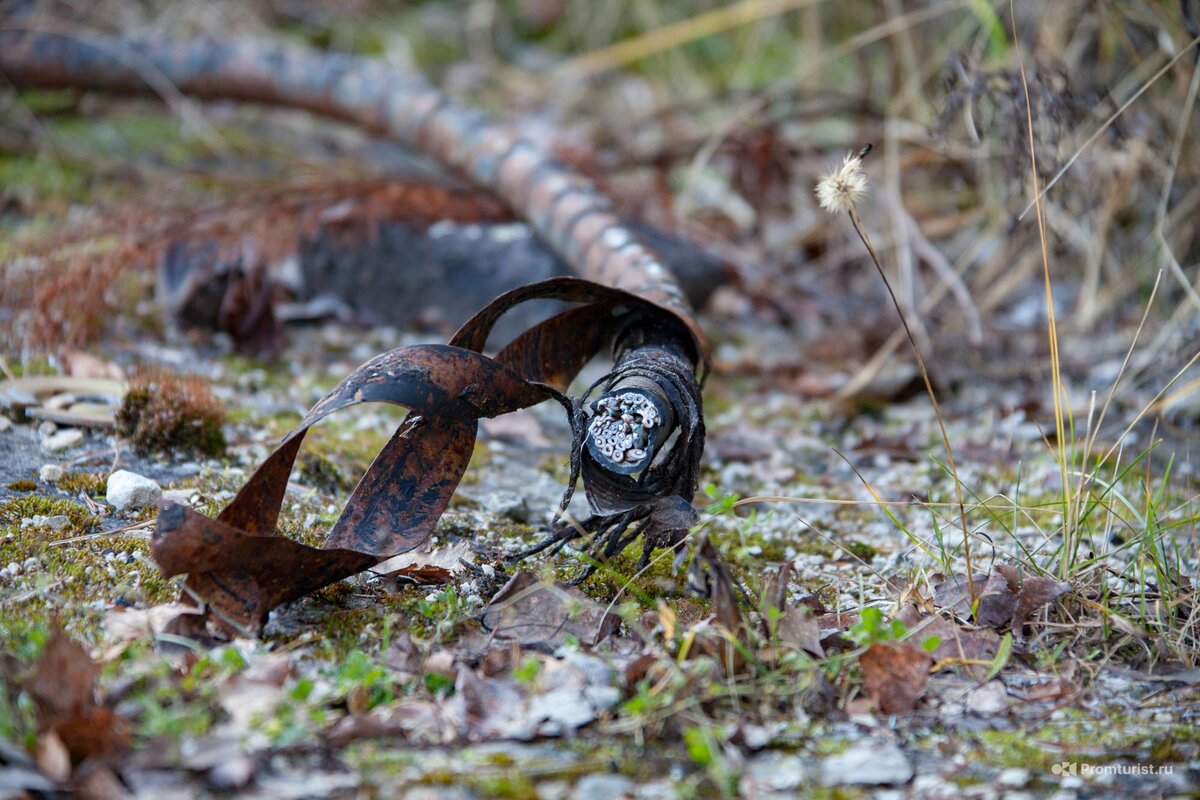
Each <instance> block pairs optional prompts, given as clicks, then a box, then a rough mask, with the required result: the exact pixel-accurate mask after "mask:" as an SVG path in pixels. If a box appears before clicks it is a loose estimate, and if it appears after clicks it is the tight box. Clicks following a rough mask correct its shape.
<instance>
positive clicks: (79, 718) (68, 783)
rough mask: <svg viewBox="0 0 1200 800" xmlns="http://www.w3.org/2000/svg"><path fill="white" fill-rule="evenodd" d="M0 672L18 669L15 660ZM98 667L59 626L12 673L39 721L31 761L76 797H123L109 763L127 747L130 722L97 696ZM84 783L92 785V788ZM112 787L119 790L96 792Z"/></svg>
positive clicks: (124, 751)
mask: <svg viewBox="0 0 1200 800" xmlns="http://www.w3.org/2000/svg"><path fill="white" fill-rule="evenodd" d="M4 671H5V672H10V671H19V668H18V667H16V666H15V664H6V665H4ZM99 676H100V667H99V665H98V664H96V663H94V662H93V661H92V659H91V658H90V657H89V656H88V653H87V651H86V650H84V649H83V648H82V647H81V646H79V645H78V644H76V643H75V642H74V641H72V640H71V639H70V638H69V637H68V636H67V635H66V634H65V633H63V631H62V629H61V628H59V627H58V626H57V625H56V626H55V627H54V628H53V630H52V631H51V634H50V638H49V640H48V641H47V642H46V646H45V649H44V650H43V651H42V655H41V656H40V657H39V658H38V659H37V661H36V662H34V663H33V664H32V665H31V666H30V668H29V669H28V671H27V672H26V673H25V674H24V675H21V674H17V675H15V676H6V677H15V679H16V682H17V683H18V684H19V685H21V686H22V687H23V689H24V691H25V692H26V694H27V695H28V696H29V698H30V700H31V701H32V704H33V708H34V712H35V715H36V719H37V740H36V747H35V752H34V759H35V761H36V764H37V768H38V770H39V771H40V772H41V774H42V775H43V776H45V778H47V779H49V780H50V781H52V782H53V784H55V785H57V786H59V787H63V788H70V789H72V790H73V791H75V792H77V793H78V794H80V796H123V794H124V789H123V788H121V787H120V784H119V782H117V779H116V778H115V776H114V775H113V773H112V771H111V766H112V765H113V764H114V763H115V762H116V761H117V760H118V759H119V758H120V757H122V756H123V755H124V754H125V753H126V752H127V751H128V749H129V747H130V743H131V741H132V732H131V730H130V727H129V723H128V722H127V721H126V720H125V719H124V718H122V717H121V716H119V715H118V714H117V713H116V712H115V711H114V710H113V709H112V708H110V707H109V706H108V705H106V704H104V703H102V702H100V701H99V700H98V697H97V686H96V681H97V679H98V678H99ZM88 787H91V788H90V789H89V788H88ZM104 787H115V788H116V789H118V790H119V791H120V792H121V794H117V795H113V794H108V793H105V794H102V795H97V794H96V792H97V791H98V790H100V789H103V788H104Z"/></svg>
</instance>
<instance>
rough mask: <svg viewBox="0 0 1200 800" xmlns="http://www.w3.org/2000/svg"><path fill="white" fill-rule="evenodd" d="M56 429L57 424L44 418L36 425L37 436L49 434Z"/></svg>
mask: <svg viewBox="0 0 1200 800" xmlns="http://www.w3.org/2000/svg"><path fill="white" fill-rule="evenodd" d="M56 430H58V426H57V425H55V424H54V423H53V422H51V421H50V420H45V421H43V422H42V424H40V425H38V426H37V432H38V436H50V435H51V434H53V433H54V432H55V431H56Z"/></svg>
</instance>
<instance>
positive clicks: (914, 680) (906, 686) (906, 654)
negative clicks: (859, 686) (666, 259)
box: [859, 642, 932, 714]
mask: <svg viewBox="0 0 1200 800" xmlns="http://www.w3.org/2000/svg"><path fill="white" fill-rule="evenodd" d="M931 663H932V662H931V660H930V658H929V654H928V653H926V652H925V651H924V650H922V649H920V648H919V647H915V646H914V645H911V644H909V643H907V642H879V643H876V644H873V645H871V646H870V647H868V648H867V651H866V652H865V653H863V654H862V655H861V656H860V657H859V665H860V666H861V667H862V671H863V681H864V683H865V685H866V689H867V694H868V695H869V696H870V697H871V699H872V700H874V701H875V705H876V706H877V707H878V708H879V710H880V711H882V712H883V713H885V714H905V713H908V712H909V711H912V710H913V707H914V706H915V705H916V703H917V700H918V699H920V697H921V695H922V694H924V693H925V685H926V683H928V682H929V666H930V664H931Z"/></svg>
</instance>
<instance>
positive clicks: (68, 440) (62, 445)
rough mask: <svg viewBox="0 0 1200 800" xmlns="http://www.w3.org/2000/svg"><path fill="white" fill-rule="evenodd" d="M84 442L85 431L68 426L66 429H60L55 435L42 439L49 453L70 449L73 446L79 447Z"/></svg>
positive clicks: (43, 446) (43, 445) (44, 447)
mask: <svg viewBox="0 0 1200 800" xmlns="http://www.w3.org/2000/svg"><path fill="white" fill-rule="evenodd" d="M81 444H83V431H81V430H78V429H76V428H67V429H66V430H65V431H59V432H58V433H56V434H54V435H53V436H48V437H46V439H45V440H43V441H42V449H43V450H45V451H47V452H49V453H58V452H61V451H63V450H70V449H71V448H72V447H78V446H79V445H81Z"/></svg>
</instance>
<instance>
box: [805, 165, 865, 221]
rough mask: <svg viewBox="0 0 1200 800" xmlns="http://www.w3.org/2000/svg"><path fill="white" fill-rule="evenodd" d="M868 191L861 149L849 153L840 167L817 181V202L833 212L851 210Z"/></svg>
mask: <svg viewBox="0 0 1200 800" xmlns="http://www.w3.org/2000/svg"><path fill="white" fill-rule="evenodd" d="M866 193H867V175H866V173H865V172H863V169H862V152H861V151H860V152H857V153H854V152H852V153H847V154H846V158H845V160H843V161H842V165H841V166H840V167H836V168H834V169H832V170H830V171H829V172H828V173H826V174H825V175H824V176H822V178H821V180H820V181H818V182H817V202H818V203H820V205H821V208H823V209H825V210H826V211H828V212H830V213H833V214H836V213H838V212H839V211H849V210H850V209H851V208H853V207H854V205H855V204H856V203H857V202H858V201H859V200H861V199H862V196H863V195H865V194H866Z"/></svg>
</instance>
